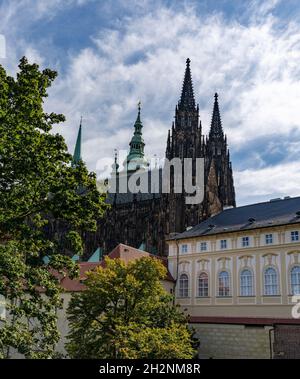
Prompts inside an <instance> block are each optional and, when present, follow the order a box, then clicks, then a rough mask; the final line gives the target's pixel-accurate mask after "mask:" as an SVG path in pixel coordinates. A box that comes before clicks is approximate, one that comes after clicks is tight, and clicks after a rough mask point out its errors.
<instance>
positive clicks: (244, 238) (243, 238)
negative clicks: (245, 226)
mask: <svg viewBox="0 0 300 379" xmlns="http://www.w3.org/2000/svg"><path fill="white" fill-rule="evenodd" d="M246 241H247V242H246ZM249 246H250V238H249V237H248V236H245V237H242V247H249Z"/></svg>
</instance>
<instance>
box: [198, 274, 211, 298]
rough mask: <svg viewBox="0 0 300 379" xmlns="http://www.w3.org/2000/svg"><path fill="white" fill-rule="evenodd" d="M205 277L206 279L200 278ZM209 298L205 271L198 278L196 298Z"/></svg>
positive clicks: (207, 279)
mask: <svg viewBox="0 0 300 379" xmlns="http://www.w3.org/2000/svg"><path fill="white" fill-rule="evenodd" d="M204 275H205V276H206V279H202V278H201V276H202V277H203V276H204ZM208 296H209V278H208V274H207V272H205V271H202V272H200V274H199V276H198V297H208Z"/></svg>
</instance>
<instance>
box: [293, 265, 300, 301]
mask: <svg viewBox="0 0 300 379" xmlns="http://www.w3.org/2000/svg"><path fill="white" fill-rule="evenodd" d="M291 288H292V295H300V266H294V267H293V268H292V269H291Z"/></svg>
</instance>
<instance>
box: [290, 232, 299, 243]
mask: <svg viewBox="0 0 300 379" xmlns="http://www.w3.org/2000/svg"><path fill="white" fill-rule="evenodd" d="M297 241H299V231H298V230H292V231H291V242H297Z"/></svg>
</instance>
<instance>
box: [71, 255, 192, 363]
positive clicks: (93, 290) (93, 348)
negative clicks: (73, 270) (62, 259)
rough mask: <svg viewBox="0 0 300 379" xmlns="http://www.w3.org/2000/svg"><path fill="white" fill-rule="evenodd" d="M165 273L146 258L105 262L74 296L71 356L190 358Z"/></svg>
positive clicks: (189, 336) (183, 322) (182, 319)
mask: <svg viewBox="0 0 300 379" xmlns="http://www.w3.org/2000/svg"><path fill="white" fill-rule="evenodd" d="M165 276H166V268H165V267H164V266H163V264H162V263H161V262H160V261H159V260H158V259H154V258H150V257H143V258H141V259H138V260H136V261H133V262H130V263H128V264H127V265H126V264H125V263H124V262H122V261H121V260H120V259H114V260H113V259H110V258H108V257H107V258H106V260H105V267H98V268H97V269H96V270H94V271H92V272H90V273H88V277H87V279H86V282H85V284H86V287H87V288H86V291H84V292H82V293H80V294H75V295H73V296H72V299H71V301H70V305H69V309H68V319H69V325H70V333H69V336H68V339H69V342H68V344H67V350H68V352H69V354H70V356H71V357H73V358H95V359H96V358H98V359H99V358H192V357H193V355H194V349H193V341H192V334H191V331H190V330H189V329H188V326H187V319H186V317H185V316H184V314H182V313H181V312H180V311H179V310H178V308H177V307H176V306H174V305H173V301H172V300H173V298H172V296H171V295H169V294H168V293H167V292H166V291H165V290H164V289H163V287H162V285H161V280H162V279H163V278H165Z"/></svg>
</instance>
